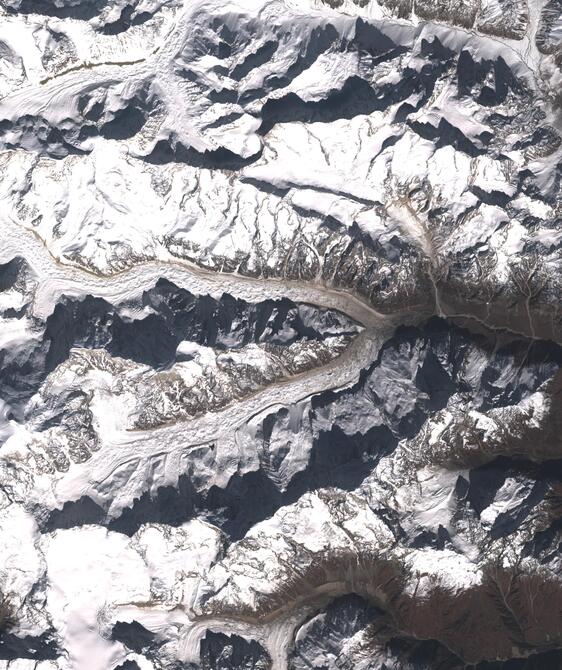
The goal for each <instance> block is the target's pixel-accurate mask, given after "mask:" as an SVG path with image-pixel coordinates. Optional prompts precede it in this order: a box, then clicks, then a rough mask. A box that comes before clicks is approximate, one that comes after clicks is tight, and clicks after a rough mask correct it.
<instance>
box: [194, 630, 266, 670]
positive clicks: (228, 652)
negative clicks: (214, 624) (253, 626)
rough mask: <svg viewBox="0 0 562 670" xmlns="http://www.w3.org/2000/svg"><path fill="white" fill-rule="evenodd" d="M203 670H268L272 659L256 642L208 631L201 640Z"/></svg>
mask: <svg viewBox="0 0 562 670" xmlns="http://www.w3.org/2000/svg"><path fill="white" fill-rule="evenodd" d="M200 662H201V670H234V669H239V670H268V669H269V668H270V667H271V659H270V658H269V656H268V654H267V652H266V651H265V650H264V648H263V647H262V646H261V645H260V644H259V643H258V642H256V641H255V640H245V639H244V638H243V637H240V636H238V635H224V634H223V633H213V632H211V631H208V632H207V634H206V636H205V637H204V638H203V639H202V640H201V661H200Z"/></svg>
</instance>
